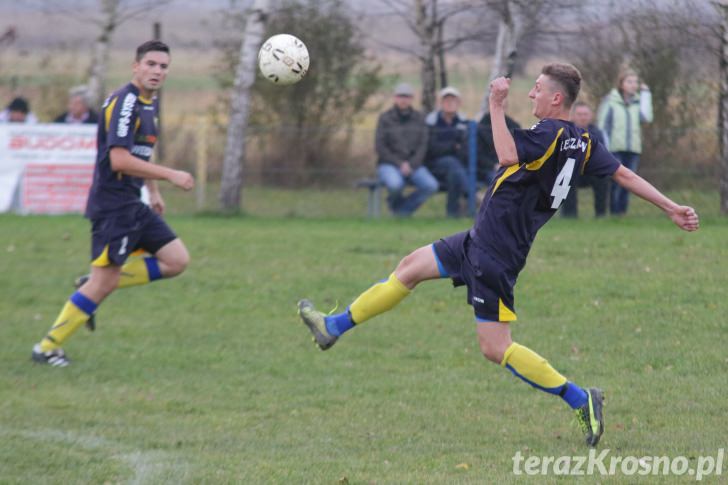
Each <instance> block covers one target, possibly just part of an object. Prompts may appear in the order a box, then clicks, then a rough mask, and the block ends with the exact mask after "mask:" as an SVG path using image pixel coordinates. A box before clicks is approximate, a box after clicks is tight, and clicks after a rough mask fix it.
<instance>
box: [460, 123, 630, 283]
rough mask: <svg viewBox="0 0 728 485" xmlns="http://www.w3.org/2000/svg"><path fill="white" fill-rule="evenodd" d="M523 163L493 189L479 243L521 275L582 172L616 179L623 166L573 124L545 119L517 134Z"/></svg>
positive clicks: (499, 177)
mask: <svg viewBox="0 0 728 485" xmlns="http://www.w3.org/2000/svg"><path fill="white" fill-rule="evenodd" d="M513 138H514V140H515V142H516V149H517V151H518V163H517V164H515V165H512V166H510V167H501V168H500V170H498V173H497V174H496V176H495V179H494V180H493V183H492V184H491V186H490V187H489V188H488V192H487V194H486V198H485V200H484V201H483V204H482V205H481V207H480V211H479V212H478V216H477V218H476V221H475V225H474V226H473V228H472V229H471V236H472V238H473V243H474V244H475V245H476V246H479V247H480V248H481V249H483V250H485V251H487V252H488V253H489V254H490V255H491V256H492V257H494V258H495V259H496V260H498V261H499V262H500V263H502V264H503V265H504V267H505V268H506V269H508V270H510V271H511V272H513V273H515V274H517V273H518V272H519V271H520V270H521V269H522V268H523V266H524V265H525V264H526V256H528V252H529V250H530V249H531V245H532V244H533V240H534V238H535V237H536V233H537V232H538V230H539V229H540V228H541V227H542V226H543V225H544V224H546V222H548V220H549V219H550V218H551V216H553V215H554V214H555V213H556V211H557V210H558V208H559V206H560V205H561V203H562V202H563V201H564V199H565V198H566V196H567V195H568V193H569V190H576V189H575V188H572V187H571V185H570V182H571V179H572V177H573V175H574V173H576V171H577V170H578V171H579V173H582V174H585V175H596V176H611V175H613V174H614V172H616V170H617V168H618V167H619V161H618V160H617V159H615V158H614V157H613V156H612V154H611V153H609V150H607V149H606V147H605V146H604V145H603V144H602V143H601V141H600V140H593V139H592V138H591V137H590V136H589V133H588V132H587V131H586V130H583V129H581V128H577V127H576V126H575V125H574V124H573V123H571V122H569V121H563V120H556V119H550V118H547V119H543V120H541V121H539V122H538V123H536V125H534V126H533V127H532V128H531V129H529V130H515V132H514V134H513Z"/></svg>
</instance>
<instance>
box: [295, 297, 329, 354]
mask: <svg viewBox="0 0 728 485" xmlns="http://www.w3.org/2000/svg"><path fill="white" fill-rule="evenodd" d="M298 314H299V315H300V316H301V319H302V320H303V323H305V324H306V326H307V327H308V329H309V330H310V331H311V334H312V335H313V341H314V343H316V345H317V346H318V348H319V349H321V350H327V349H330V348H331V347H332V346H333V345H334V344H335V343H336V341H337V340H338V339H339V337H337V336H335V335H331V334H330V333H329V332H328V330H327V329H326V320H325V319H324V318H325V316H326V315H324V314H323V313H321V312H320V311H318V310H316V308H314V306H313V303H311V302H310V301H308V300H301V301H299V302H298Z"/></svg>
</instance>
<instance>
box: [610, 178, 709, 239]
mask: <svg viewBox="0 0 728 485" xmlns="http://www.w3.org/2000/svg"><path fill="white" fill-rule="evenodd" d="M612 179H613V180H614V181H615V182H616V183H618V184H619V185H621V186H622V187H624V188H625V189H627V190H629V191H630V192H632V193H633V194H635V195H636V196H638V197H641V198H642V199H645V200H646V201H648V202H651V203H653V204H654V205H656V206H657V207H659V208H660V209H662V210H663V211H665V213H666V214H667V215H668V217H670V219H672V221H673V222H674V223H675V224H676V225H677V226H678V227H680V228H681V229H684V230H686V231H695V230H697V229H698V227H699V219H698V214H697V213H696V212H695V210H694V209H693V208H692V207H688V206H683V205H678V204H676V203H675V202H673V201H672V200H670V199H669V198H668V197H666V196H665V195H664V194H663V193H662V192H660V191H659V190H657V189H656V188H655V187H654V186H653V185H652V184H650V183H649V182H648V181H646V180H645V179H643V178H642V177H640V176H639V175H637V174H636V173H634V172H633V171H632V170H630V169H628V168H627V167H625V166H624V165H620V166H619V168H618V169H617V171H616V172H614V175H613V176H612Z"/></svg>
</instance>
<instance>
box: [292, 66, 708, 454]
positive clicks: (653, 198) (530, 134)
mask: <svg viewBox="0 0 728 485" xmlns="http://www.w3.org/2000/svg"><path fill="white" fill-rule="evenodd" d="M580 84H581V75H580V74H579V71H578V70H577V69H576V68H575V67H573V66H571V65H569V64H550V65H547V66H545V67H544V68H543V70H542V72H541V75H540V76H539V77H538V79H536V82H535V85H534V87H533V88H532V89H531V91H530V92H529V98H531V100H532V102H533V114H534V115H535V117H536V118H538V119H539V121H538V123H536V125H534V126H533V127H532V128H531V129H528V130H516V131H515V133H514V134H513V135H511V134H510V132H509V131H508V128H507V126H506V121H505V113H504V109H503V105H504V102H505V100H506V97H507V95H508V91H509V87H510V80H509V79H506V78H502V77H501V78H498V79H495V80H494V81H493V82H492V83H491V92H490V100H489V102H490V114H491V120H492V130H493V140H494V144H495V148H496V153H497V154H498V160H499V163H500V169H499V170H498V173H497V174H496V177H495V179H494V181H493V183H492V184H491V185H490V187H489V189H488V192H487V195H486V198H485V200H484V201H483V204H482V205H481V207H480V210H479V212H478V215H477V218H476V220H475V224H474V225H473V227H472V228H471V229H470V230H468V231H464V232H462V233H459V234H455V235H452V236H450V237H446V238H444V239H441V240H439V241H437V242H435V243H433V244H429V245H427V246H424V247H421V248H419V249H416V250H415V251H413V252H412V253H410V254H409V255H408V256H406V257H405V258H404V259H402V261H400V263H399V265H398V266H397V268H396V269H395V271H394V273H392V274H391V275H390V276H389V278H388V279H385V280H382V281H380V282H379V283H377V284H375V285H374V286H372V287H371V288H369V289H368V290H366V291H365V292H364V293H362V294H361V295H360V296H359V297H358V298H357V299H356V300H355V301H354V302H353V303H352V304H351V305H350V306H349V307H348V308H347V309H346V311H344V312H342V313H339V314H335V315H330V316H326V315H324V314H323V313H321V312H319V311H317V310H316V309H315V308H314V306H313V304H312V303H311V302H310V301H308V300H301V301H300V302H299V303H298V310H299V314H300V315H301V317H302V319H303V322H304V323H305V324H306V326H307V327H308V328H309V330H310V331H311V333H312V334H313V337H314V341H315V342H316V344H317V345H318V346H319V348H321V349H322V350H326V349H328V348H330V347H331V346H332V345H334V343H336V341H337V340H338V338H339V337H340V336H341V335H342V334H343V333H344V332H346V331H348V330H351V329H352V328H354V326H355V325H358V324H361V323H363V322H364V321H366V320H368V319H370V318H372V317H374V316H376V315H378V314H380V313H383V312H385V311H387V310H390V309H391V308H393V307H394V306H395V305H397V304H398V303H399V302H400V301H401V300H402V299H404V298H405V297H406V296H407V295H409V293H410V292H411V291H412V289H413V288H414V287H415V286H416V285H417V284H418V283H420V282H422V281H425V280H431V279H438V278H450V279H452V281H453V284H454V285H455V286H460V285H465V286H466V287H467V289H468V292H467V301H468V303H469V304H470V305H472V307H473V310H474V313H475V321H476V324H477V334H478V340H479V343H480V349H481V351H482V352H483V355H484V356H485V357H486V358H487V359H488V360H490V361H492V362H495V363H497V364H500V365H501V366H503V367H506V368H508V369H509V370H510V371H511V372H512V373H513V374H514V375H515V376H517V377H519V378H520V379H522V380H523V381H525V382H527V383H528V384H530V385H532V386H533V387H535V388H537V389H540V390H542V391H544V392H547V393H550V394H554V395H557V396H560V397H561V398H562V399H563V400H564V401H566V402H567V403H568V404H569V406H570V407H571V408H572V409H574V410H575V412H576V418H577V421H578V423H579V425H580V427H581V428H582V430H583V431H584V434H585V436H586V443H587V445H588V446H596V444H597V443H598V442H599V439H600V437H601V435H602V432H603V431H604V421H603V415H602V407H603V395H602V391H601V390H600V389H597V388H589V389H584V388H582V387H580V386H578V385H576V384H574V383H573V382H570V381H568V380H567V379H566V378H565V377H564V376H563V375H561V374H560V373H558V372H557V371H556V370H555V369H554V368H553V367H552V366H551V365H550V364H549V363H548V361H546V359H544V358H543V357H541V356H539V355H538V354H536V353H535V352H533V351H532V350H530V349H529V348H527V347H525V346H523V345H520V344H517V343H515V342H513V341H512V339H511V328H510V325H509V322H512V321H514V320H516V310H515V302H514V298H513V287H514V286H515V284H516V279H517V277H518V274H519V272H520V271H521V269H522V268H523V266H524V264H525V262H526V257H527V256H528V252H529V250H530V249H531V244H532V243H533V240H534V238H535V237H536V233H537V232H538V230H539V229H540V228H541V226H543V225H544V224H545V223H546V222H547V221H548V220H549V219H550V218H551V217H552V216H553V215H554V214H555V213H556V211H557V210H558V208H559V206H560V205H561V203H562V202H563V201H564V199H565V198H566V196H567V195H568V193H569V190H572V189H573V188H572V187H571V185H570V182H571V179H572V177H573V175H574V173H576V171H577V170H579V171H580V172H581V173H583V174H586V175H597V176H606V175H609V176H611V177H612V178H613V180H614V181H615V182H616V183H618V184H620V185H621V186H623V187H625V188H626V189H628V190H630V191H631V192H633V193H635V194H636V195H638V196H640V197H642V198H643V199H645V200H648V201H649V202H652V203H653V204H655V205H656V206H658V207H659V208H661V209H662V210H663V211H664V212H665V213H666V214H667V215H668V216H669V217H670V218H671V219H672V220H673V222H674V223H675V224H676V225H677V226H678V227H680V228H681V229H684V230H686V231H694V230H697V229H698V216H697V214H696V213H695V211H694V210H693V209H692V208H690V207H686V206H680V205H677V204H675V203H674V202H673V201H671V200H670V199H668V198H667V197H665V196H664V195H662V194H661V193H660V192H659V191H658V190H657V189H655V188H654V187H653V186H652V185H650V184H649V183H648V182H646V181H645V180H644V179H642V178H641V177H639V176H638V175H636V174H635V173H633V172H632V171H630V170H629V169H627V168H625V167H623V166H621V165H620V163H619V162H618V161H617V160H616V159H615V158H614V157H613V156H612V155H611V154H610V153H609V151H608V150H607V149H606V148H605V147H604V146H603V145H602V144H601V143H600V142H599V140H593V139H591V138H590V137H589V134H588V132H587V131H585V130H583V129H580V128H577V127H576V126H575V125H574V124H573V123H571V122H570V121H568V119H569V110H570V108H571V105H572V103H573V102H574V101H575V100H576V97H577V95H578V94H579V88H580ZM573 190H575V189H573Z"/></svg>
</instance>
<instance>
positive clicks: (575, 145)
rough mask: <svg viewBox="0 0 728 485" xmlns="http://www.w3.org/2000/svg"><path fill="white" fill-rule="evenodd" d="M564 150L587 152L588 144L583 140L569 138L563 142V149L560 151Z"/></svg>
mask: <svg viewBox="0 0 728 485" xmlns="http://www.w3.org/2000/svg"><path fill="white" fill-rule="evenodd" d="M564 150H581V151H582V152H585V151H586V142H585V141H584V140H582V139H581V138H567V139H566V140H564V141H562V142H561V147H560V148H559V151H562V152H563V151H564Z"/></svg>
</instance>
